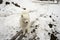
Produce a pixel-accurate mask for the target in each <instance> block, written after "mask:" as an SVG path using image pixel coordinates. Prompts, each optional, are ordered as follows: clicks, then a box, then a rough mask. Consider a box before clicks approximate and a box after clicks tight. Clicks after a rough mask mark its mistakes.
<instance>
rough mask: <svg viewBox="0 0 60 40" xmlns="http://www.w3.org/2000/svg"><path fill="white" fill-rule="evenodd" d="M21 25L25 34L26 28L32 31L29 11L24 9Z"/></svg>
mask: <svg viewBox="0 0 60 40" xmlns="http://www.w3.org/2000/svg"><path fill="white" fill-rule="evenodd" d="M20 26H21V27H22V31H23V34H25V31H26V30H27V32H28V33H29V31H30V18H29V13H28V12H26V11H23V12H22V14H21V19H20Z"/></svg>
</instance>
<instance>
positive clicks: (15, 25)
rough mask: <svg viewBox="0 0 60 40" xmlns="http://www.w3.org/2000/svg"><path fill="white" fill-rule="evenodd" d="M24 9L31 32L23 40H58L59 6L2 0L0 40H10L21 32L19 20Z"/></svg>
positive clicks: (26, 0) (59, 34)
mask: <svg viewBox="0 0 60 40" xmlns="http://www.w3.org/2000/svg"><path fill="white" fill-rule="evenodd" d="M24 9H26V10H27V11H28V12H29V16H30V21H31V23H33V24H32V25H31V26H32V27H31V31H33V32H31V34H29V36H28V37H27V39H26V38H24V39H25V40H60V4H40V3H34V2H32V0H2V2H1V3H0V40H10V39H11V38H12V37H13V36H14V35H15V34H16V33H17V32H18V31H19V30H21V28H20V24H19V22H20V21H19V20H20V14H21V12H22V11H23V10H24ZM34 35H35V36H36V37H35V38H33V36H34ZM16 40H18V39H16Z"/></svg>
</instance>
